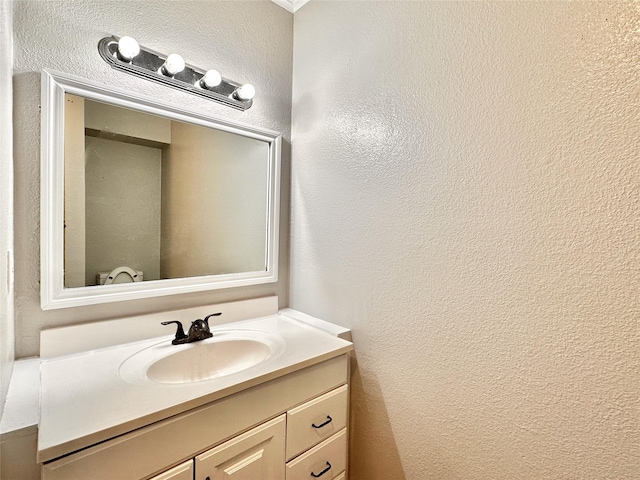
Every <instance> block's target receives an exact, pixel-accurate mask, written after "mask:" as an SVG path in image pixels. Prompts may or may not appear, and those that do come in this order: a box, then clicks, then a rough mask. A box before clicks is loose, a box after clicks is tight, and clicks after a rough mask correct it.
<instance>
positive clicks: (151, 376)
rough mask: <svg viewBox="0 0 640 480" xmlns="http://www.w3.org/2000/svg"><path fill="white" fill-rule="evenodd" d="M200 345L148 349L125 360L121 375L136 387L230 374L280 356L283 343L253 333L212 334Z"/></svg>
mask: <svg viewBox="0 0 640 480" xmlns="http://www.w3.org/2000/svg"><path fill="white" fill-rule="evenodd" d="M212 333H213V337H212V338H208V339H206V340H202V341H200V342H194V343H187V344H183V345H171V340H169V341H167V340H164V341H163V342H162V343H158V344H155V345H153V346H151V347H147V348H145V349H143V350H141V351H139V352H137V353H135V354H134V355H132V356H130V357H129V358H127V359H126V360H125V361H124V362H123V363H122V365H121V366H120V369H119V373H120V376H121V377H122V378H123V379H124V380H126V381H127V382H130V383H135V384H148V383H156V384H185V383H193V382H202V381H205V380H211V379H214V378H219V377H223V376H226V375H232V374H234V373H238V372H242V371H244V370H247V369H249V368H251V367H254V366H256V365H258V364H260V363H263V362H264V361H266V360H268V359H270V358H273V357H274V356H276V355H279V354H280V353H281V352H282V350H284V340H282V338H280V337H279V336H277V335H274V334H271V333H268V332H261V331H256V330H245V331H243V330H232V331H214V332H212Z"/></svg>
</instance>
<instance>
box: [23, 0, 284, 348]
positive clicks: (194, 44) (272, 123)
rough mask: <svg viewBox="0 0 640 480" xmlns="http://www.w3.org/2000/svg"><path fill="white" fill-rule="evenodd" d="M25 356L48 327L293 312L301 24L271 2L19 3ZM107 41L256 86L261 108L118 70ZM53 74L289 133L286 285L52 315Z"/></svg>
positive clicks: (34, 0)
mask: <svg viewBox="0 0 640 480" xmlns="http://www.w3.org/2000/svg"><path fill="white" fill-rule="evenodd" d="M14 31H15V70H14V75H15V76H14V101H15V106H16V107H15V113H14V130H15V146H14V150H15V155H16V172H15V176H16V181H15V185H16V205H15V216H16V223H15V235H16V243H15V245H16V315H17V321H16V323H17V325H16V328H17V331H16V337H17V338H16V354H17V356H18V357H21V356H28V355H34V354H37V353H38V340H39V339H38V335H39V332H40V330H41V328H43V327H51V326H57V325H63V324H64V325H67V324H72V323H78V322H84V321H88V320H99V319H104V318H110V317H115V316H127V315H136V314H140V313H145V312H153V311H160V310H166V309H175V308H182V307H191V306H194V305H198V304H208V303H215V302H219V301H227V300H235V299H241V298H250V297H257V296H263V295H269V294H273V293H277V294H278V295H280V299H281V303H282V304H283V305H287V302H288V300H287V294H288V287H287V285H288V272H287V265H288V258H287V253H288V245H287V239H288V210H289V207H288V205H289V203H288V191H287V188H286V187H287V186H288V184H289V179H288V178H289V177H288V170H289V156H290V147H289V141H290V128H291V127H290V123H291V75H292V73H291V69H292V35H293V18H292V16H291V14H290V13H288V12H286V11H285V10H283V9H282V8H280V7H278V6H277V5H275V4H274V3H272V2H270V1H268V0H259V1H243V2H226V1H221V2H217V1H206V2H203V1H180V2H175V1H161V0H153V1H152V0H148V1H135V2H132V1H119V2H118V1H95V0H83V1H46V2H43V1H37V0H19V1H16V2H15V17H14ZM107 35H116V36H122V35H132V36H133V37H135V38H136V39H137V40H138V41H139V42H140V43H141V44H142V45H144V46H145V47H148V48H150V49H152V50H157V51H159V52H163V53H167V54H168V53H171V52H172V51H176V52H178V53H180V54H182V55H183V56H184V58H185V60H186V61H187V62H188V63H192V64H194V65H197V66H200V67H202V68H217V69H219V70H220V72H221V73H222V74H223V75H224V76H226V77H229V78H232V79H235V80H238V81H247V82H251V83H253V84H254V85H255V86H256V89H257V92H258V93H257V95H256V99H255V101H254V105H253V107H252V108H251V109H249V110H248V111H246V112H240V111H236V110H234V109H231V108H228V107H224V106H221V105H218V104H215V103H214V102H211V101H207V100H205V99H200V98H198V97H196V96H193V95H189V94H186V93H181V92H178V91H174V90H173V89H171V88H168V87H164V86H162V85H155V84H152V83H150V82H146V81H144V80H139V79H136V78H134V77H132V76H130V75H127V74H125V73H121V72H117V71H115V70H113V69H111V68H110V67H109V66H108V65H107V64H106V63H105V62H104V61H103V60H102V59H101V58H100V56H99V55H98V51H97V44H98V41H99V40H100V38H102V37H104V36H107ZM42 68H51V69H54V70H59V71H63V72H67V73H71V74H75V75H78V76H81V77H84V78H89V79H92V80H94V81H98V82H100V83H103V84H106V85H109V84H111V85H115V86H117V87H119V88H125V89H131V90H132V91H135V92H137V93H139V94H144V95H148V96H151V97H154V98H159V99H161V100H164V101H169V102H175V103H176V104H179V105H182V106H184V107H187V108H191V109H198V110H201V111H203V112H206V113H209V114H213V115H217V116H222V117H225V118H229V119H233V120H239V121H243V122H246V123H250V124H253V125H256V126H260V127H264V128H269V129H273V130H277V131H280V132H283V134H284V140H285V141H284V142H283V144H284V145H283V171H284V176H283V182H282V183H283V186H284V188H283V194H282V201H283V204H282V216H281V225H282V228H281V249H280V258H281V262H280V281H279V282H278V283H277V284H269V285H260V286H256V287H248V288H235V289H231V290H226V291H215V292H210V293H198V294H188V295H176V296H168V297H161V298H155V299H151V300H144V301H130V302H120V303H116V304H108V305H105V306H100V305H98V306H91V307H77V308H73V309H64V310H56V311H47V312H42V311H41V310H40V300H39V278H40V271H39V222H40V217H39V215H40V211H39V210H40V209H39V201H40V199H39V195H40V193H39V192H40V168H39V162H40V152H39V143H40V123H39V122H40V119H39V113H38V104H39V101H40V70H41V69H42Z"/></svg>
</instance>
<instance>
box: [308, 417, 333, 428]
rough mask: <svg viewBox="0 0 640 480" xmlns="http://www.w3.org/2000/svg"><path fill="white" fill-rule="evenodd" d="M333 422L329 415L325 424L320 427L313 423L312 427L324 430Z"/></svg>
mask: <svg viewBox="0 0 640 480" xmlns="http://www.w3.org/2000/svg"><path fill="white" fill-rule="evenodd" d="M332 421H333V418H331V417H330V416H329V415H327V420H326V421H325V422H322V423H321V424H320V425H316V424H315V423H312V424H311V426H312V427H313V428H322V427H324V426H325V425H329V424H330V423H331V422H332Z"/></svg>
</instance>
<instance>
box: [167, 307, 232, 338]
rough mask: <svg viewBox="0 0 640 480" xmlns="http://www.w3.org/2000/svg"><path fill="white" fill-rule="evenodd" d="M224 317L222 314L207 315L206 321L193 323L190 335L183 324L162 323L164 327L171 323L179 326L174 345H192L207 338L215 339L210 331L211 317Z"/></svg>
mask: <svg viewBox="0 0 640 480" xmlns="http://www.w3.org/2000/svg"><path fill="white" fill-rule="evenodd" d="M219 315H222V312H218V313H212V314H211V315H207V316H206V317H204V320H203V319H201V318H199V319H197V320H194V321H193V322H191V326H190V327H189V333H188V334H185V333H184V329H183V328H182V322H179V321H178V320H171V321H170V322H162V325H169V324H171V323H175V324H177V325H178V328H177V330H176V336H175V338H174V339H173V340H172V341H171V343H172V344H173V345H181V344H183V343H191V342H198V341H200V340H204V339H205V338H211V337H213V334H212V333H211V330H210V329H209V317H217V316H219Z"/></svg>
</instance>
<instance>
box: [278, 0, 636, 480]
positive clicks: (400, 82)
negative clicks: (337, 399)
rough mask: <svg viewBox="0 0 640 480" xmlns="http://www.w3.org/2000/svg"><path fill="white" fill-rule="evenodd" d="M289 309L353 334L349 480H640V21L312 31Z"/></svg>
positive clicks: (298, 41) (509, 11)
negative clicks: (354, 364)
mask: <svg viewBox="0 0 640 480" xmlns="http://www.w3.org/2000/svg"><path fill="white" fill-rule="evenodd" d="M294 32H295V33H294V100H293V105H294V106H293V119H294V121H293V130H292V131H293V133H292V135H293V145H294V149H293V158H294V164H293V168H292V187H291V188H292V207H293V208H292V226H291V228H292V241H291V269H290V272H291V290H290V303H291V307H293V308H297V309H300V310H303V311H305V312H307V313H310V314H315V315H318V316H320V317H322V318H326V319H328V320H331V321H334V322H336V323H339V324H343V325H345V326H349V327H351V328H352V329H353V336H354V341H355V345H356V352H357V361H358V368H357V370H356V371H355V381H354V385H353V393H352V395H353V397H352V410H351V411H352V414H353V419H354V427H355V428H354V430H353V438H352V442H353V450H352V452H351V454H352V460H351V462H352V469H353V470H352V473H353V475H352V476H351V477H350V478H352V479H353V480H364V479H368V480H375V479H377V480H389V479H393V480H400V479H403V478H407V479H411V480H422V479H427V478H431V479H438V480H445V479H466V480H470V479H478V480H486V479H493V480H497V479H523V480H524V479H550V480H552V479H553V480H556V479H576V480H586V479H593V480H595V479H616V480H622V479H628V480H631V479H637V478H638V475H639V473H638V472H640V425H639V423H640V409H639V405H638V398H639V394H640V390H639V389H640V332H639V327H638V319H639V318H640V288H639V287H640V226H639V218H640V198H639V196H638V191H639V188H638V187H639V184H638V183H639V180H640V161H639V158H638V156H639V153H640V115H639V112H638V109H639V107H640V101H639V100H640V44H639V36H638V32H640V4H638V3H627V2H615V3H608V2H593V3H588V2H529V3H527V2H524V3H523V2H482V3H480V2H352V1H340V2H321V1H315V2H310V3H309V4H307V5H306V6H305V7H304V8H302V9H300V10H299V11H298V12H297V13H296V15H295V29H294Z"/></svg>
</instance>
